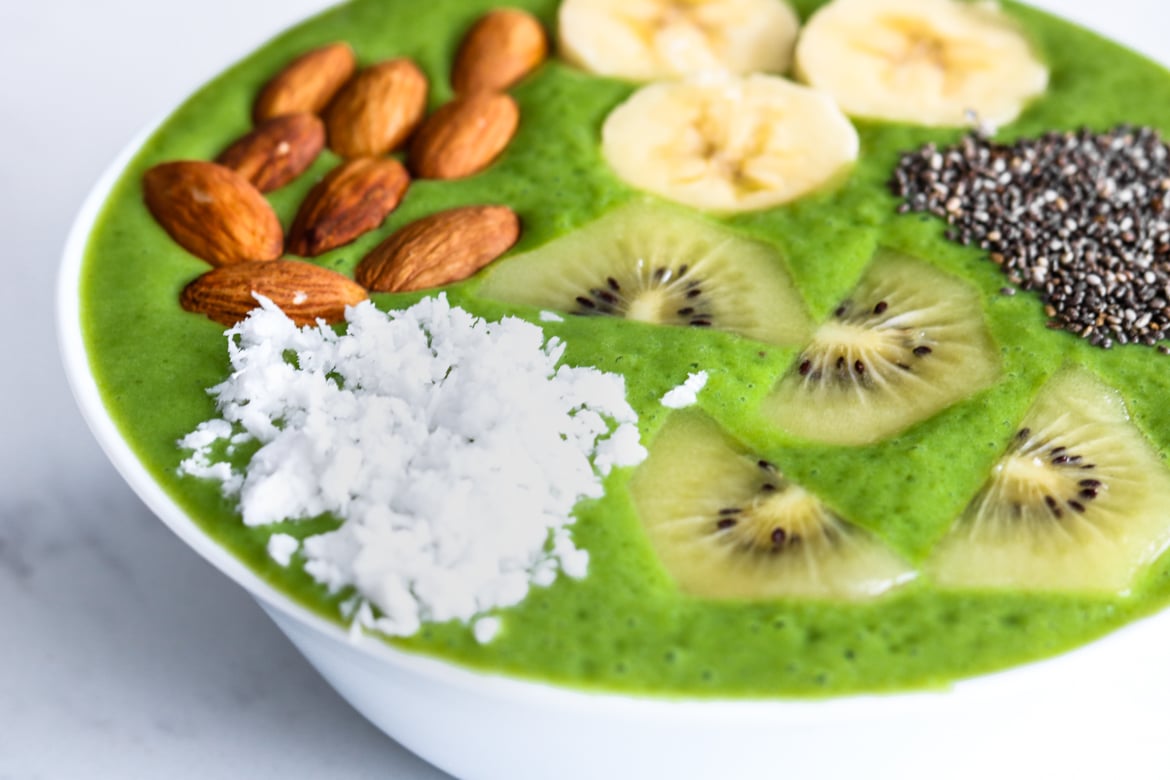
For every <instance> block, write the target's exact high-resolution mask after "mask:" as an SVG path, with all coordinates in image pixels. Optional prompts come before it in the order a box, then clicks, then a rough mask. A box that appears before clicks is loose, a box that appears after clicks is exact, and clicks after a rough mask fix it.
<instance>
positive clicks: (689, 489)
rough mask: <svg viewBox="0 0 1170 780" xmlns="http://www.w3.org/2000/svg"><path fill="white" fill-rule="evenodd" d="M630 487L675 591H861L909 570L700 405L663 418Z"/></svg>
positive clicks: (869, 594)
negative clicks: (734, 436)
mask: <svg viewBox="0 0 1170 780" xmlns="http://www.w3.org/2000/svg"><path fill="white" fill-rule="evenodd" d="M630 491H631V494H632V496H633V499H634V505H635V507H636V509H637V512H638V516H639V517H640V518H641V521H642V523H643V525H644V527H645V529H646V533H647V535H648V536H649V538H650V541H651V544H652V545H653V547H654V549H655V551H656V552H657V554H658V558H659V560H660V561H661V562H662V564H663V566H664V567H665V568H666V570H667V571H668V572H669V574H670V575H671V577H672V578H673V579H674V581H675V582H676V584H677V585H678V587H679V588H680V589H681V590H682V591H683V592H685V593H689V594H692V595H695V596H702V597H708V598H717V599H757V598H774V597H799V598H808V599H839V600H863V599H869V598H873V597H875V596H878V595H879V594H881V593H884V592H885V591H887V590H889V589H890V588H892V587H894V586H895V585H897V584H899V583H901V582H904V581H906V580H908V579H910V578H911V577H912V576H913V573H912V572H911V570H910V569H909V568H908V567H907V566H906V565H905V564H903V563H902V562H901V561H900V560H898V558H897V557H896V556H895V555H894V554H893V553H892V552H890V551H889V550H888V549H886V548H885V547H884V546H883V545H882V544H881V543H879V542H878V541H877V540H876V539H875V538H874V537H873V536H872V535H870V534H869V533H867V532H865V531H864V530H862V529H860V528H857V527H855V526H853V525H851V524H850V523H848V522H847V521H845V520H844V519H842V518H841V517H840V516H839V515H837V514H836V513H835V512H833V511H832V510H831V509H830V508H829V507H827V506H825V504H824V503H823V502H822V501H821V500H820V499H819V498H817V497H816V496H814V495H813V494H811V493H809V492H808V491H807V490H805V489H804V488H802V487H801V486H800V485H798V484H796V483H795V482H793V481H792V480H790V479H788V478H786V477H785V476H784V474H783V472H782V471H781V470H780V469H779V468H778V467H777V466H776V464H774V463H771V462H769V461H767V460H763V459H760V458H759V457H757V456H755V455H753V454H751V453H750V452H748V451H747V450H746V449H745V448H743V447H741V446H740V445H739V444H738V443H736V442H735V441H733V440H732V439H731V438H729V437H728V436H727V435H726V434H725V433H724V432H723V430H722V429H721V428H720V427H719V426H718V424H717V423H715V422H714V421H713V420H712V419H711V418H709V417H707V416H706V415H704V414H702V413H700V412H695V411H690V410H688V411H683V412H675V413H674V414H672V415H671V416H670V417H669V418H668V419H667V421H666V423H665V424H664V425H663V427H662V429H661V430H660V431H659V433H658V435H657V436H656V437H655V439H654V442H653V445H652V446H651V448H650V454H649V456H648V457H647V459H646V460H645V461H644V462H643V463H642V465H640V466H639V467H638V469H637V470H636V471H635V472H634V474H633V476H632V477H631V481H630Z"/></svg>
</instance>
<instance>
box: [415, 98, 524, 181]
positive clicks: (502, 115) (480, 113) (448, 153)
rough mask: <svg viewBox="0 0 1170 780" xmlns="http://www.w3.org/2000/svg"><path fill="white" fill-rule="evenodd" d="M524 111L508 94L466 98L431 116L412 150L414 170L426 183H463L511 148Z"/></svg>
mask: <svg viewBox="0 0 1170 780" xmlns="http://www.w3.org/2000/svg"><path fill="white" fill-rule="evenodd" d="M519 123H520V109H519V108H518V107H517V106H516V101H514V100H512V98H510V97H508V96H507V95H503V94H497V93H493V92H472V93H470V94H467V95H461V96H459V97H457V98H455V99H454V100H452V101H451V102H450V103H447V104H446V105H444V106H442V107H441V108H439V110H437V111H435V113H433V114H431V115H430V116H429V117H427V120H426V121H425V122H423V126H422V127H420V128H419V130H418V133H416V134H415V137H414V141H413V142H412V143H411V146H410V167H411V170H413V171H414V173H415V174H416V175H418V176H420V177H422V178H425V179H461V178H463V177H464V176H470V175H472V174H473V173H478V172H479V171H482V170H483V169H484V168H486V167H487V166H488V165H490V164H491V163H492V161H493V160H495V159H496V157H498V156H499V154H500V152H502V151H504V149H505V148H506V147H507V146H508V142H510V141H511V140H512V136H513V135H515V134H516V127H517V125H519Z"/></svg>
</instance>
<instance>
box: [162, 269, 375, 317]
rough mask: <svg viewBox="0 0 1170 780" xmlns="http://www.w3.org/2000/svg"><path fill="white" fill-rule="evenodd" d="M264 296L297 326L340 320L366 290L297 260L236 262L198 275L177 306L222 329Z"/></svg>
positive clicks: (351, 281) (365, 296)
mask: <svg viewBox="0 0 1170 780" xmlns="http://www.w3.org/2000/svg"><path fill="white" fill-rule="evenodd" d="M255 294H259V295H263V296H264V297H265V298H268V299H269V300H271V301H272V302H273V303H275V304H276V305H277V306H279V307H280V308H281V310H282V311H284V313H285V314H287V315H288V317H289V319H291V320H292V321H293V322H295V323H296V324H298V325H311V324H313V323H315V322H316V321H317V320H318V319H322V320H325V321H326V322H329V323H333V322H340V321H341V320H343V319H345V307H346V306H352V305H354V304H355V303H360V302H361V301H364V300H365V299H366V298H367V297H368V296H367V295H366V291H365V289H364V288H363V287H362V286H361V285H359V284H357V283H356V282H354V281H353V280H351V279H349V278H347V277H345V276H342V275H341V274H339V273H337V272H336V271H331V270H329V269H328V268H322V267H321V266H319V265H313V264H312V263H304V262H300V261H297V260H281V261H278V262H275V263H236V264H235V265H225V266H223V267H222V268H216V269H215V270H213V271H208V272H207V273H205V274H203V276H200V277H199V278H198V279H196V280H195V281H193V282H191V283H190V284H188V285H187V286H186V287H185V288H183V292H182V294H181V295H180V296H179V303H180V304H181V305H182V306H183V308H184V309H186V310H187V311H191V312H195V313H197V314H204V315H206V316H208V317H210V318H211V319H213V320H215V321H216V322H218V323H220V324H221V325H235V324H236V323H237V322H239V321H240V320H242V319H244V318H245V317H246V316H248V312H250V311H252V310H253V309H255V308H257V307H258V306H259V305H260V304H259V303H258V302H257V301H256V297H255Z"/></svg>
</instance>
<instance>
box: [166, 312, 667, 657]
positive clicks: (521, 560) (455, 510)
mask: <svg viewBox="0 0 1170 780" xmlns="http://www.w3.org/2000/svg"><path fill="white" fill-rule="evenodd" d="M257 299H258V300H259V302H260V308H259V309H257V310H256V311H254V312H252V314H251V315H250V316H249V317H248V318H247V319H246V320H245V321H244V322H242V323H240V324H239V325H237V326H236V327H234V328H232V329H230V330H229V331H228V353H229V357H230V359H231V364H232V374H231V377H230V378H229V379H228V380H227V381H225V382H224V383H222V384H220V385H217V386H216V387H214V388H212V389H211V390H210V391H209V392H210V393H211V394H212V395H213V396H214V397H215V398H216V404H217V407H218V409H219V412H220V415H221V416H220V417H219V418H217V419H213V420H208V421H207V422H204V423H202V424H200V425H199V426H198V427H197V428H196V430H195V431H193V432H192V433H191V434H189V435H188V436H186V437H185V438H184V439H182V440H181V441H180V446H181V447H183V448H185V449H188V450H191V454H190V456H189V457H188V458H187V459H186V460H184V461H183V463H182V465H181V466H180V471H181V472H182V473H184V474H189V475H192V476H196V477H204V478H210V479H215V480H218V481H220V482H221V483H222V486H223V492H224V494H225V495H226V496H228V497H234V498H236V499H237V500H238V502H239V510H240V513H241V515H242V516H243V520H244V523H245V524H247V525H249V526H263V525H267V524H271V523H276V522H283V521H287V520H297V519H306V518H313V517H317V516H320V515H323V514H329V515H332V516H335V517H337V518H338V519H340V521H341V524H340V526H339V527H338V528H337V529H336V530H333V531H330V532H327V533H323V534H319V535H316V536H310V537H308V538H306V539H304V540H303V542H302V543H301V546H300V551H301V556H302V557H303V559H304V561H305V564H304V566H305V571H306V572H308V573H309V574H310V575H311V576H312V577H313V578H314V579H315V580H316V581H318V582H320V583H322V584H324V585H326V586H327V587H328V588H329V589H330V590H331V591H334V592H336V591H338V590H340V589H342V588H347V587H353V588H354V589H355V590H356V592H357V594H358V595H359V597H360V601H359V602H357V603H356V604H354V603H350V602H347V605H346V607H345V614H346V616H347V619H351V620H352V626H353V630H354V631H360V629H362V628H369V629H374V630H378V631H382V632H384V633H387V634H391V635H408V634H413V633H415V632H416V631H417V630H418V629H419V627H420V624H421V623H422V622H424V621H447V620H452V619H455V620H460V621H462V622H464V623H468V624H470V623H472V621H473V620H475V618H477V617H479V616H481V615H483V614H484V613H486V612H488V611H490V610H494V609H497V608H500V607H508V606H512V605H514V604H517V603H519V602H520V601H521V600H523V599H524V598H525V596H526V595H527V593H528V590H529V588H530V587H531V586H532V585H537V586H548V585H550V584H552V582H553V581H555V579H556V577H557V576H558V573H563V574H564V575H566V576H569V577H578V578H579V577H584V576H585V575H586V573H587V568H588V562H589V555H588V552H586V551H585V550H582V549H579V548H578V547H577V546H576V545H575V543H574V542H573V538H572V535H571V533H570V526H571V525H572V523H573V515H572V510H573V507H574V505H575V504H576V503H577V502H578V501H580V500H581V499H583V498H597V497H600V496H601V495H602V493H603V488H602V478H603V477H604V476H605V475H606V474H608V473H609V471H610V470H611V469H612V468H614V467H623V466H632V465H635V464H637V463H638V462H640V461H641V460H642V459H643V458H644V457H645V456H646V450H645V449H644V448H643V447H642V445H641V443H640V442H639V440H638V431H637V427H636V422H637V416H636V414H635V412H634V410H633V409H632V408H631V407H630V405H629V403H628V402H627V401H626V398H625V383H624V380H623V378H622V377H621V376H619V375H615V374H607V373H603V372H601V371H599V370H597V369H594V368H587V367H585V368H577V367H570V366H558V365H557V364H558V362H559V360H560V357H561V355H562V354H563V352H564V344H563V343H561V342H560V341H558V340H557V339H550V340H549V341H548V342H547V343H545V340H544V334H543V333H542V332H541V330H540V328H539V327H537V326H535V325H532V324H530V323H527V322H524V321H522V320H518V319H514V318H506V319H504V320H502V321H500V322H486V321H484V320H482V319H478V318H475V317H473V316H472V315H471V314H469V313H468V312H466V311H464V310H462V309H459V308H456V307H452V306H450V305H449V304H448V302H447V300H446V297H445V296H442V295H440V296H438V297H437V298H428V299H424V300H423V301H421V302H419V303H418V304H416V305H414V306H412V307H411V308H409V309H406V310H404V311H399V312H392V313H389V314H386V313H383V312H381V311H379V310H377V309H376V308H375V307H374V306H373V304H371V303H369V302H366V303H362V304H359V305H358V306H354V307H351V308H350V309H349V310H348V311H347V315H346V319H347V321H348V328H347V332H346V333H345V334H344V335H338V334H337V333H335V332H334V331H333V329H331V328H329V327H326V326H324V325H321V326H318V327H305V328H300V329H298V328H297V327H296V325H295V324H294V323H293V322H292V321H291V320H289V319H288V318H287V317H286V316H285V315H284V314H283V313H282V312H281V311H280V310H279V309H278V308H277V307H276V306H275V305H273V304H272V303H271V302H270V301H268V300H267V299H264V298H262V297H260V296H257ZM246 441H255V442H257V443H258V444H259V448H258V449H257V451H256V452H255V454H254V455H253V456H252V458H251V460H250V462H249V463H247V465H246V466H245V467H243V468H242V469H236V468H233V467H232V466H231V465H230V464H229V463H227V462H223V461H220V460H219V459H218V458H217V457H216V454H215V453H216V450H215V449H214V448H215V447H216V446H217V444H218V445H219V446H221V447H222V444H223V443H224V442H231V443H232V444H242V443H244V442H246ZM276 536H279V535H275V534H274V536H273V538H274V539H275V538H276ZM290 538H291V537H290ZM293 541H294V542H295V539H294V540H293ZM274 545H275V547H274ZM286 549H287V542H283V541H276V542H270V543H269V552H270V554H272V555H273V557H274V558H276V557H277V555H278V554H283V553H284V552H285V550H286ZM274 550H275V553H274V552H273V551H274ZM288 554H289V556H291V554H292V552H291V551H290V552H289V553H288ZM278 560H279V559H278ZM482 621H483V618H480V621H479V622H476V623H475V626H476V628H475V629H474V631H475V633H476V635H477V637H479V636H480V635H481V634H482V635H484V636H487V639H485V640H483V641H488V640H490V638H491V636H494V634H495V632H496V630H498V626H497V627H496V629H491V626H492V625H493V623H491V622H488V623H486V624H484V625H485V627H484V628H482V629H481V628H479V625H480V622H482ZM489 635H490V636H489Z"/></svg>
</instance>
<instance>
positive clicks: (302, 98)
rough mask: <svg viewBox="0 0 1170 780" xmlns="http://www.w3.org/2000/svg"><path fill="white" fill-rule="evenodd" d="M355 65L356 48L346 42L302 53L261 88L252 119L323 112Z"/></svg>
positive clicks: (354, 68) (258, 120)
mask: <svg viewBox="0 0 1170 780" xmlns="http://www.w3.org/2000/svg"><path fill="white" fill-rule="evenodd" d="M356 69H357V60H356V59H355V58H354V56H353V49H351V48H350V47H349V44H346V43H332V44H329V45H328V46H322V47H321V48H319V49H313V50H312V51H310V52H308V53H306V54H302V55H301V56H300V57H297V58H296V59H295V60H293V61H292V62H290V63H289V64H288V65H287V66H286V67H285V68H284V70H282V71H280V73H277V74H276V75H275V76H273V77H272V80H271V81H269V82H268V83H267V84H265V85H264V87H263V89H261V90H260V94H259V95H257V96H256V102H255V103H254V104H253V106H252V119H253V121H255V122H256V123H257V124H259V123H260V122H263V121H264V120H265V119H272V118H273V117H276V116H282V115H284V114H302V113H304V114H320V113H321V112H322V111H323V110H324V109H325V106H327V105H329V101H330V100H332V99H333V96H334V95H336V94H337V91H338V90H339V89H341V87H342V85H344V84H345V82H347V81H349V79H350V77H351V76H352V75H353V72H354V70H356Z"/></svg>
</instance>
